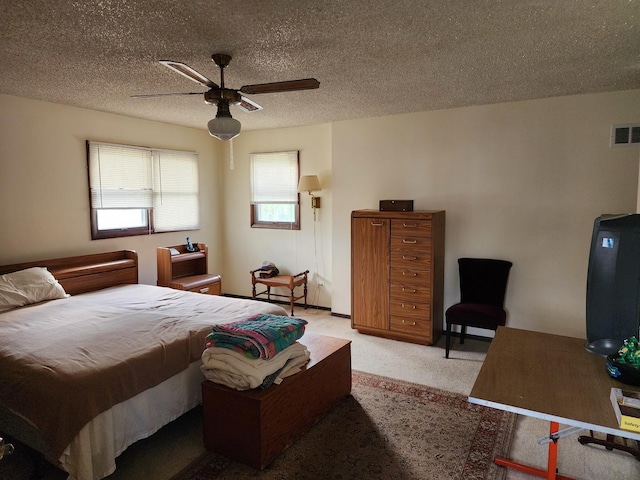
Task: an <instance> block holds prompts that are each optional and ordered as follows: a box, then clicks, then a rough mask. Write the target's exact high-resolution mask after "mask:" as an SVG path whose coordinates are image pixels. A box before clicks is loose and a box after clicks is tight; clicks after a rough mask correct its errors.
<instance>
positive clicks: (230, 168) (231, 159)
mask: <svg viewBox="0 0 640 480" xmlns="http://www.w3.org/2000/svg"><path fill="white" fill-rule="evenodd" d="M234 168H235V164H234V163H233V138H232V139H231V140H229V170H233V169H234Z"/></svg>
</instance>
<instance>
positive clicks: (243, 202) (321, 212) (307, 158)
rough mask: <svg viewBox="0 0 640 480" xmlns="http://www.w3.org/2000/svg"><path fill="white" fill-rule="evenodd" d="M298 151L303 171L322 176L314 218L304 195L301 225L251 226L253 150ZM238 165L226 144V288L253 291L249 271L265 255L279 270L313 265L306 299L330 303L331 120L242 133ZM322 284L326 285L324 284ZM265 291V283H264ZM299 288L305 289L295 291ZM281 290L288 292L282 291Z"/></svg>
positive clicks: (294, 270) (227, 290) (236, 143)
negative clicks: (297, 227) (281, 227)
mask: <svg viewBox="0 0 640 480" xmlns="http://www.w3.org/2000/svg"><path fill="white" fill-rule="evenodd" d="M290 150H299V151H300V174H301V175H318V178H319V180H320V185H321V186H322V188H323V189H322V191H321V192H317V193H315V195H316V196H319V197H321V208H320V209H318V210H317V219H316V221H315V222H314V221H313V214H312V210H311V199H310V198H309V195H308V194H306V193H302V194H300V207H301V212H300V224H301V225H300V230H273V229H264V228H251V220H250V204H249V202H250V199H251V185H250V177H249V173H250V170H249V168H250V164H249V155H250V154H251V153H260V152H277V151H290ZM233 152H234V165H235V167H234V169H233V170H231V169H230V168H229V158H228V155H229V146H228V144H227V145H225V153H224V155H225V156H226V159H225V160H224V162H223V163H225V167H224V168H223V173H222V178H223V197H224V218H225V220H224V225H223V227H222V232H223V236H224V242H223V250H224V276H223V279H222V288H223V291H224V292H225V293H232V294H235V295H244V296H250V295H251V277H250V274H249V272H250V271H251V270H253V269H255V268H258V267H259V266H260V265H262V262H263V261H265V260H267V261H270V262H273V263H275V264H276V266H277V267H278V269H280V271H281V273H290V274H297V273H300V272H302V271H304V270H309V293H308V302H309V303H310V304H312V305H319V306H324V307H328V306H331V299H330V292H331V288H332V283H331V282H332V277H333V275H332V272H331V267H332V265H331V263H332V262H331V256H332V254H331V236H332V232H331V222H332V220H331V218H332V217H331V216H332V173H331V125H328V124H325V125H316V126H312V127H298V128H287V129H277V130H259V131H246V132H242V133H241V134H240V136H238V137H236V138H235V139H234V140H233ZM319 284H324V286H323V287H320V286H319ZM261 290H264V288H261ZM297 291H298V292H301V290H300V289H299V290H297ZM278 293H280V294H288V292H287V291H284V290H279V291H278Z"/></svg>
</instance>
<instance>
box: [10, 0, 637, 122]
mask: <svg viewBox="0 0 640 480" xmlns="http://www.w3.org/2000/svg"><path fill="white" fill-rule="evenodd" d="M0 4H1V6H2V17H1V27H0V64H1V65H2V73H1V74H0V93H6V94H9V95H16V96H21V97H28V98H35V99H41V100H46V101H50V102H55V103H62V104H68V105H74V106H78V107H84V108H90V109H94V110H100V111H105V112H113V113H118V114H123V115H128V116H132V117H139V118H145V119H151V120H158V121H162V122H167V123H172V124H178V125H186V126H191V127H197V128H202V129H205V128H206V124H207V121H208V120H210V119H211V118H213V117H214V116H215V113H216V107H215V106H210V105H206V104H205V103H204V101H203V99H202V98H201V97H200V96H197V95H190V96H172V97H159V98H143V99H140V98H137V99H134V98H130V96H131V95H133V94H145V93H168V92H200V91H202V92H204V90H206V89H205V88H203V87H201V86H199V85H198V84H196V83H194V82H192V81H190V80H188V79H186V78H184V77H182V76H180V75H178V74H177V73H175V72H173V71H171V70H169V69H168V68H166V67H164V66H162V65H161V64H159V63H158V60H173V61H178V62H183V63H186V64H187V65H189V66H191V67H192V68H194V69H196V70H197V71H199V72H200V73H202V74H204V75H205V76H207V77H209V78H210V79H211V80H213V81H214V82H216V83H219V80H220V78H219V71H218V69H217V67H216V66H215V65H214V63H213V62H212V61H211V54H213V53H216V52H222V53H228V54H231V55H232V56H233V60H232V62H231V64H230V66H229V67H228V68H227V69H226V70H225V83H226V86H227V87H231V88H240V87H241V86H242V85H245V84H254V83H263V82H274V81H281V80H292V79H298V78H307V77H315V78H317V79H318V80H319V81H320V88H319V89H318V90H308V91H301V92H291V93H273V94H262V95H253V96H249V97H250V98H251V99H252V100H254V101H256V102H258V103H260V104H261V105H262V106H263V107H264V109H263V110H261V111H258V112H254V113H245V112H243V111H241V110H239V109H238V108H234V107H232V114H233V116H234V118H237V119H238V120H240V122H242V125H243V127H242V128H243V129H244V130H250V129H263V128H275V127H286V126H296V125H311V124H318V123H325V122H331V121H335V120H344V119H353V118H362V117H373V116H382V115H389V114H398V113H405V112H415V111H427V110H436V109H443V108H451V107H460V106H468V105H482V104H491V103H497V102H508V101H515V100H525V99H534V98H543V97H551V96H558V95H571V94H581V93H594V92H604V91H612V90H625V89H634V88H640V2H639V1H637V0H629V1H623V0H601V1H598V0H592V1H582V0H537V1H533V0H504V1H495V0H494V1H489V0H484V1H483V0H447V1H444V0H432V1H418V0H413V1H409V0H378V1H364V0H336V1H323V0H314V1H305V0H242V1H213V0H210V1H206V0H200V1H197V0H196V1H180V0H174V1H169V0H137V1H131V0H129V1H127V0H99V1H98V0H96V1H85V0H77V1H65V0H60V1H57V0H26V1H19V2H16V1H9V0H0Z"/></svg>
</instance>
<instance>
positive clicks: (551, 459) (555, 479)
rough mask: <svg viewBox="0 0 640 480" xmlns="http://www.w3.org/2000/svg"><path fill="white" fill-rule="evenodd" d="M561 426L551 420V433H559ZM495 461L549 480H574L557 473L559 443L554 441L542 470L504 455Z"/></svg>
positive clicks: (550, 445)
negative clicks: (544, 468) (545, 465)
mask: <svg viewBox="0 0 640 480" xmlns="http://www.w3.org/2000/svg"><path fill="white" fill-rule="evenodd" d="M559 427H560V426H559V425H558V422H550V425H549V435H553V434H555V433H558V430H559ZM493 461H494V463H495V464H497V465H501V466H503V467H506V468H511V469H513V470H518V471H520V472H524V473H528V474H529V475H535V476H537V477H542V478H546V479H547V480H573V479H572V478H571V477H565V476H564V475H558V474H557V473H556V468H557V465H558V443H557V442H553V441H551V442H549V453H548V461H547V469H546V470H541V469H539V468H535V467H531V466H529V465H523V464H521V463H517V462H514V461H513V460H509V459H506V458H502V457H496V458H494V460H493Z"/></svg>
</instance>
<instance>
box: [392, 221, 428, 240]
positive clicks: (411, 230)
mask: <svg viewBox="0 0 640 480" xmlns="http://www.w3.org/2000/svg"><path fill="white" fill-rule="evenodd" d="M391 235H400V236H402V235H408V236H411V237H431V220H408V219H407V220H405V219H402V220H399V219H395V220H391Z"/></svg>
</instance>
